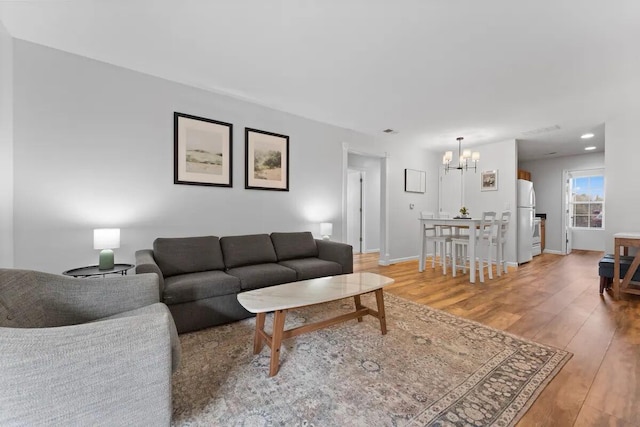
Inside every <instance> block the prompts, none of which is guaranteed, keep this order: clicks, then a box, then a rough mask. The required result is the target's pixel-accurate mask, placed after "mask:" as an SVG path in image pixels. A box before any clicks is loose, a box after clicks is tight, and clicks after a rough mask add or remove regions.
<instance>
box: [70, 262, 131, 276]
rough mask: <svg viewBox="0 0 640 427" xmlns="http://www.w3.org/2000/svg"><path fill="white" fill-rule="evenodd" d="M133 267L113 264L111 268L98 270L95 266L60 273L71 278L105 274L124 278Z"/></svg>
mask: <svg viewBox="0 0 640 427" xmlns="http://www.w3.org/2000/svg"><path fill="white" fill-rule="evenodd" d="M133 267H135V266H134V265H133V264H114V265H113V268H109V269H107V270H100V269H99V268H98V266H97V265H89V266H87V267H80V268H73V269H71V270H67V271H64V272H62V274H64V275H65V276H73V277H93V276H102V277H105V276H106V275H107V274H120V275H122V276H124V275H126V274H127V271H129V270H131V269H132V268H133Z"/></svg>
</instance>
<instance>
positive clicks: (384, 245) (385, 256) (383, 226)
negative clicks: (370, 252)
mask: <svg viewBox="0 0 640 427" xmlns="http://www.w3.org/2000/svg"><path fill="white" fill-rule="evenodd" d="M349 153H351V154H357V155H359V156H366V157H373V158H377V159H380V258H379V259H378V264H379V265H390V259H391V255H390V254H389V185H388V182H389V153H387V152H385V153H375V152H367V151H360V150H358V149H354V148H349V144H348V143H347V142H343V143H342V236H344V237H343V239H344V240H346V236H347V185H348V179H349V172H348V169H349Z"/></svg>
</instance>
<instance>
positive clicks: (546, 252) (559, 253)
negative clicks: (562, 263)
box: [542, 249, 566, 255]
mask: <svg viewBox="0 0 640 427" xmlns="http://www.w3.org/2000/svg"><path fill="white" fill-rule="evenodd" d="M542 253H545V254H553V255H566V254H564V253H562V252H560V251H555V250H553V249H545V250H544V252H542Z"/></svg>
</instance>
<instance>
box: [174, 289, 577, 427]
mask: <svg viewBox="0 0 640 427" xmlns="http://www.w3.org/2000/svg"><path fill="white" fill-rule="evenodd" d="M363 302H364V303H365V305H368V306H369V307H375V299H373V298H369V297H363ZM385 306H386V314H387V327H388V333H387V335H382V334H381V333H380V324H379V322H378V320H377V319H375V318H373V317H371V316H366V317H365V318H364V321H363V322H361V323H358V322H357V321H355V320H353V321H349V322H346V323H342V324H339V325H336V326H333V327H330V328H327V329H321V330H318V331H315V332H312V333H309V334H303V335H300V336H298V337H295V338H291V339H288V340H285V341H284V342H283V347H282V350H281V355H280V371H279V373H278V374H277V375H276V376H275V377H269V376H268V372H269V358H270V349H269V347H267V346H265V348H264V349H263V350H262V352H261V353H260V354H257V355H254V354H253V332H254V326H255V318H251V319H246V320H243V321H240V322H235V323H232V324H229V325H225V326H219V327H214V328H210V329H206V330H203V331H199V332H194V333H189V334H184V335H181V336H180V341H181V343H182V349H183V357H182V366H181V368H180V369H179V370H178V371H177V372H176V373H175V374H174V382H173V408H174V413H173V425H175V426H347V425H349V426H432V425H433V426H489V425H495V426H509V425H514V424H515V423H516V422H517V420H518V419H519V418H520V417H521V416H522V415H524V413H525V412H526V410H527V409H528V408H529V406H530V405H531V404H532V403H533V401H534V400H535V398H536V397H537V396H538V394H539V393H540V392H541V391H542V389H544V387H545V386H546V385H547V383H549V381H551V380H552V379H553V377H554V376H555V375H556V373H557V372H558V371H559V370H560V369H561V368H562V366H563V365H564V364H565V363H566V362H567V361H568V360H569V358H570V357H571V354H570V353H568V352H566V351H562V350H558V349H555V348H551V347H548V346H544V345H541V344H537V343H534V342H531V341H528V340H526V339H523V338H519V337H517V336H514V335H510V334H507V333H505V332H502V331H499V330H496V329H492V328H489V327H486V326H483V325H481V324H479V323H475V322H472V321H469V320H465V319H462V318H460V317H457V316H453V315H450V314H447V313H445V312H442V311H439V310H435V309H432V308H429V307H427V306H425V305H420V304H416V303H413V302H411V301H407V300H405V299H402V298H399V297H395V296H393V295H391V294H388V293H385ZM352 310H353V300H351V299H347V300H341V301H337V302H333V303H328V304H321V305H317V306H312V307H306V308H302V309H299V310H293V311H290V312H288V313H287V320H286V324H285V328H287V329H288V328H292V327H295V326H299V325H302V324H304V323H308V322H314V321H316V320H320V319H324V318H327V317H331V316H335V315H338V314H340V313H341V312H345V313H346V312H348V311H352ZM271 321H272V318H271V317H270V316H267V325H270V322H271Z"/></svg>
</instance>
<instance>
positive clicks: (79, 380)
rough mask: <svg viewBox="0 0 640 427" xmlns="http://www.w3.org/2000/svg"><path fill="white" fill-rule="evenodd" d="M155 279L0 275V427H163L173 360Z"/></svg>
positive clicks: (176, 358) (174, 345) (175, 348)
mask: <svg viewBox="0 0 640 427" xmlns="http://www.w3.org/2000/svg"><path fill="white" fill-rule="evenodd" d="M158 298H159V290H158V278H157V276H156V275H155V274H142V275H134V276H117V277H110V278H99V279H75V278H70V277H65V276H59V275H55V274H48V273H41V272H36V271H28V270H14V269H0V384H1V386H0V425H2V426H5V425H109V426H120V425H122V426H125V425H127V426H130V425H154V426H155V425H169V423H170V421H171V413H172V407H171V373H172V372H173V371H174V370H175V369H176V368H177V366H178V364H179V362H180V343H179V341H178V335H177V333H176V328H175V324H174V323H173V318H172V317H171V314H170V312H169V310H168V309H167V307H166V306H165V305H164V304H162V303H159V302H158Z"/></svg>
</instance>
